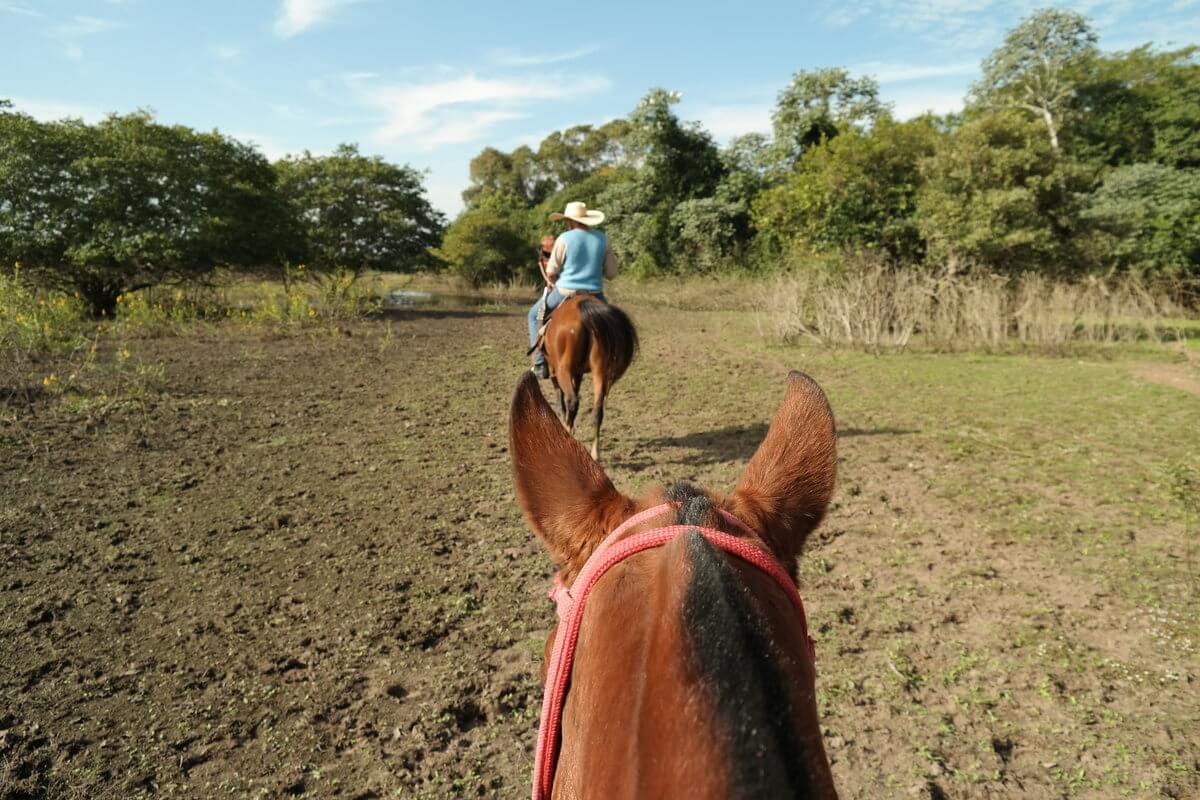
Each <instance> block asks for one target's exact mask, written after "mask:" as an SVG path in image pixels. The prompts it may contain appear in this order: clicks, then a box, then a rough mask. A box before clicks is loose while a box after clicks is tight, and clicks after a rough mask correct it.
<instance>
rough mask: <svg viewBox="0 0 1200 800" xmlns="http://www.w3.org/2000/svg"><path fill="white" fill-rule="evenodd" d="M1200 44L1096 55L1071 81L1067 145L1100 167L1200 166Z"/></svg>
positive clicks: (1082, 62) (1080, 63) (1079, 63)
mask: <svg viewBox="0 0 1200 800" xmlns="http://www.w3.org/2000/svg"><path fill="white" fill-rule="evenodd" d="M1197 52H1200V48H1197V47H1186V48H1183V49H1181V50H1167V51H1162V52H1159V51H1155V50H1154V49H1153V48H1152V47H1151V46H1150V45H1145V46H1143V47H1138V48H1136V49H1133V50H1129V51H1127V52H1122V53H1098V52H1096V53H1092V54H1090V55H1088V56H1087V57H1084V58H1081V59H1079V60H1077V61H1076V62H1075V64H1074V65H1073V67H1072V68H1071V69H1070V79H1071V81H1072V83H1074V85H1075V87H1076V88H1075V91H1074V95H1073V97H1072V100H1071V107H1070V117H1071V119H1072V120H1073V122H1072V124H1071V125H1070V126H1069V127H1068V128H1067V129H1066V131H1065V134H1066V136H1065V139H1064V145H1065V147H1066V149H1067V151H1068V152H1070V153H1072V154H1073V155H1074V156H1075V157H1076V158H1078V159H1080V160H1081V161H1086V162H1088V163H1091V164H1095V165H1097V166H1100V167H1115V166H1121V165H1128V164H1136V163H1145V162H1150V161H1159V162H1160V163H1163V164H1167V165H1168V166H1176V167H1189V166H1200V64H1197V63H1196V60H1195V58H1196V54H1197Z"/></svg>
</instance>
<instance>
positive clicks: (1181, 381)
mask: <svg viewBox="0 0 1200 800" xmlns="http://www.w3.org/2000/svg"><path fill="white" fill-rule="evenodd" d="M1135 374H1136V375H1137V376H1138V377H1139V378H1141V379H1142V380H1144V381H1149V382H1150V383H1157V384H1160V385H1162V386H1170V387H1171V388H1173V389H1180V390H1182V391H1185V392H1188V393H1190V394H1194V395H1196V396H1197V397H1200V373H1198V372H1197V370H1195V369H1189V368H1188V367H1187V366H1184V365H1175V364H1144V365H1142V366H1140V367H1138V368H1137V369H1136V370H1135Z"/></svg>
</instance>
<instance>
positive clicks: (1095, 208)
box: [1083, 164, 1200, 274]
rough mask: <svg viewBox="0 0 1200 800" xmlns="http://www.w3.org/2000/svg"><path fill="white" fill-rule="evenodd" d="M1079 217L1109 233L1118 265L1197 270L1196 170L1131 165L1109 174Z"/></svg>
mask: <svg viewBox="0 0 1200 800" xmlns="http://www.w3.org/2000/svg"><path fill="white" fill-rule="evenodd" d="M1083 217H1084V218H1085V219H1087V220H1091V221H1093V222H1095V223H1096V224H1097V225H1098V226H1099V227H1101V228H1102V229H1104V230H1106V231H1108V232H1109V233H1111V234H1113V235H1114V236H1115V237H1116V238H1117V241H1116V243H1115V247H1114V255H1115V256H1116V258H1117V259H1118V261H1119V263H1120V264H1121V265H1122V266H1124V267H1128V268H1132V269H1135V270H1139V271H1143V272H1168V273H1175V274H1180V273H1188V272H1190V273H1192V274H1198V273H1200V170H1194V169H1189V170H1183V169H1172V168H1171V167H1165V166H1163V165H1161V164H1133V165H1131V166H1127V167H1119V168H1117V169H1115V170H1113V171H1112V172H1110V173H1108V175H1107V176H1105V178H1104V183H1103V185H1102V186H1101V187H1100V188H1099V189H1098V190H1096V192H1095V194H1093V195H1092V196H1091V198H1090V200H1089V204H1088V207H1087V208H1086V209H1085V210H1084V212H1083Z"/></svg>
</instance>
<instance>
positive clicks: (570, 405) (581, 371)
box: [530, 293, 638, 460]
mask: <svg viewBox="0 0 1200 800" xmlns="http://www.w3.org/2000/svg"><path fill="white" fill-rule="evenodd" d="M538 348H544V349H545V351H546V365H547V367H548V368H549V370H550V380H551V382H552V383H553V384H554V389H555V391H557V392H558V406H559V411H560V413H561V418H562V424H563V426H564V427H566V429H567V430H568V431H569V432H571V433H574V432H575V416H576V414H578V413H579V387H580V384H581V383H582V381H583V376H584V375H585V374H586V373H588V372H590V373H592V386H593V395H594V402H593V407H592V416H593V418H594V420H595V434H594V436H593V438H592V458H594V459H596V460H599V459H600V426H601V425H602V424H603V423H604V402H605V400H606V399H607V397H608V391H609V389H611V388H612V385H613V384H614V383H616V382H617V380H618V379H619V378H620V377H621V376H622V375H624V374H625V370H626V369H628V368H629V365H630V363H632V362H633V358H634V356H635V355H637V349H638V335H637V329H636V328H634V326H633V322H632V321H630V319H629V316H628V315H627V314H626V313H625V312H624V311H622V310H621V309H619V308H617V307H616V306H614V305H612V304H610V303H607V302H605V301H603V300H601V299H600V298H598V297H594V296H592V295H591V294H586V293H580V294H575V295H572V296H571V297H568V298H567V299H566V300H564V301H563V302H562V303H561V304H559V306H558V307H557V308H555V309H554V311H553V312H552V313H551V314H550V317H549V319H548V320H547V322H546V325H545V327H544V328H543V332H542V334H541V336H540V337H539V338H538V341H537V343H536V344H535V345H534V346H533V347H532V348H531V349H530V352H531V353H532V352H534V351H536V350H537V349H538Z"/></svg>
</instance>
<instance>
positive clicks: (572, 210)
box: [550, 202, 604, 227]
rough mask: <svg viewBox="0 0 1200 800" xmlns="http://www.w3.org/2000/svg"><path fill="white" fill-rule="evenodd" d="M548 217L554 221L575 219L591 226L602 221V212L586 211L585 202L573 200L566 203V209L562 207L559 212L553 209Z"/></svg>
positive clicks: (581, 223)
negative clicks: (561, 210)
mask: <svg viewBox="0 0 1200 800" xmlns="http://www.w3.org/2000/svg"><path fill="white" fill-rule="evenodd" d="M550 219H552V220H554V221H555V222H557V221H558V220H560V219H571V220H575V221H576V222H578V223H579V224H580V225H587V226H588V227H591V226H594V225H599V224H600V223H601V222H604V212H603V211H588V207H587V203H580V202H574V203H567V207H566V209H564V210H563V212H562V213H561V214H560V213H558V212H557V211H555V212H554V213H553V214H551V215H550Z"/></svg>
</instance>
